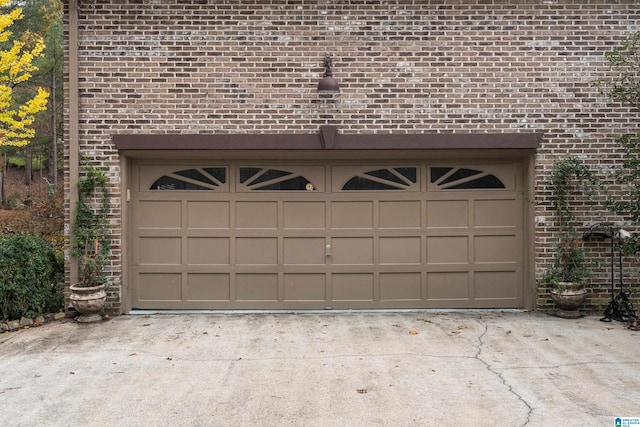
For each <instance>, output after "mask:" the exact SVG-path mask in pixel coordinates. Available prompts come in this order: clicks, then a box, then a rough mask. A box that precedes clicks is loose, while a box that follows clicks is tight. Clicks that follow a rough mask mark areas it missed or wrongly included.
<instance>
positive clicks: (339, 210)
mask: <svg viewBox="0 0 640 427" xmlns="http://www.w3.org/2000/svg"><path fill="white" fill-rule="evenodd" d="M331 228H373V202H369V201H366V202H333V203H331Z"/></svg>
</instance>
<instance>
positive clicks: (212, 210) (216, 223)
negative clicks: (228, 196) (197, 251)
mask: <svg viewBox="0 0 640 427" xmlns="http://www.w3.org/2000/svg"><path fill="white" fill-rule="evenodd" d="M230 205H231V204H230V202H213V201H211V202H203V201H188V202H187V212H188V214H187V228H189V229H208V228H213V229H228V228H229V226H230V223H229V218H230V216H229V210H230Z"/></svg>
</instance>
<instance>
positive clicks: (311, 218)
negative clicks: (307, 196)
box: [283, 201, 326, 230]
mask: <svg viewBox="0 0 640 427" xmlns="http://www.w3.org/2000/svg"><path fill="white" fill-rule="evenodd" d="M325 206H326V204H325V203H324V202H301V201H296V202H284V204H283V212H284V213H283V216H284V228H285V229H322V230H324V229H325V227H326V208H325Z"/></svg>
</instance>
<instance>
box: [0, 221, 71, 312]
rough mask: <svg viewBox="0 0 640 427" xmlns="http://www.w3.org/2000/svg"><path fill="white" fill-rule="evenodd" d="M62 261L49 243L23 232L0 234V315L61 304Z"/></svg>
mask: <svg viewBox="0 0 640 427" xmlns="http://www.w3.org/2000/svg"><path fill="white" fill-rule="evenodd" d="M62 271H63V270H62V265H61V263H60V261H59V260H58V259H56V255H55V252H54V250H53V249H52V248H51V246H50V245H49V244H48V243H47V242H45V241H44V240H42V239H39V238H37V237H34V236H30V235H26V234H10V235H3V236H0V318H2V319H18V318H20V317H21V316H33V315H36V314H40V313H44V312H52V311H57V310H59V309H60V308H62V306H63V303H64V296H63V294H62V289H61V286H60V283H61V282H62Z"/></svg>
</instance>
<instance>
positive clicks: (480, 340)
mask: <svg viewBox="0 0 640 427" xmlns="http://www.w3.org/2000/svg"><path fill="white" fill-rule="evenodd" d="M478 323H479V324H480V325H481V326H482V327H483V329H484V330H483V331H482V333H481V334H480V335H479V336H478V348H477V352H476V355H475V359H477V360H478V361H479V362H480V363H482V364H483V365H484V366H485V367H486V368H487V371H489V372H491V373H492V374H494V375H495V376H497V377H498V378H499V379H500V381H501V382H502V384H503V385H504V386H505V387H506V388H507V390H508V391H509V393H511V394H513V395H514V396H515V397H517V398H518V400H519V401H520V402H522V404H523V405H525V406H526V408H527V417H526V421H525V422H524V423H522V424H521V425H520V427H523V426H526V425H529V423H531V415H532V414H533V410H534V408H533V407H532V406H531V405H530V404H529V402H527V401H526V400H525V399H524V397H522V396H521V395H520V394H519V393H518V392H517V391H516V390H514V388H513V387H512V386H511V384H509V383H508V382H507V380H506V379H505V378H504V377H503V376H502V374H501V373H500V372H498V370H496V369H495V368H494V367H493V366H491V364H490V363H489V362H488V361H487V360H485V359H484V358H483V357H482V348H483V347H484V346H485V345H486V343H485V342H484V336H485V335H486V334H487V332H488V331H489V326H488V325H487V324H486V322H485V321H484V320H482V317H480V316H479V317H478Z"/></svg>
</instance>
